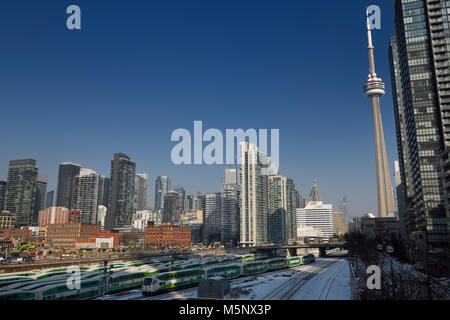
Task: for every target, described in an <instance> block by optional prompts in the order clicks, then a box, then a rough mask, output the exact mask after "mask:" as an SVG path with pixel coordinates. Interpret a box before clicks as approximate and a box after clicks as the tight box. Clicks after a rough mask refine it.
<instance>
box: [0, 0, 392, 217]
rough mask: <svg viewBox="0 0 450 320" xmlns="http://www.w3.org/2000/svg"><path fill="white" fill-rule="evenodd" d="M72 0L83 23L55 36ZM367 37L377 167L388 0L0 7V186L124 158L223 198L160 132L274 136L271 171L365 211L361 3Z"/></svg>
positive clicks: (387, 115) (388, 113)
mask: <svg viewBox="0 0 450 320" xmlns="http://www.w3.org/2000/svg"><path fill="white" fill-rule="evenodd" d="M71 4H77V5H79V6H80V8H81V12H82V21H81V25H82V29H81V30H78V31H70V30H68V29H67V28H66V18H67V16H68V15H67V14H66V8H67V7H68V6H69V5H71ZM371 4H377V5H379V6H380V7H381V16H382V19H381V26H382V29H381V30H376V31H375V32H374V35H373V37H374V44H375V59H376V68H377V74H378V75H379V76H380V77H381V78H383V80H384V82H385V83H386V88H387V90H386V96H385V97H384V98H382V100H381V104H382V117H383V126H384V131H385V137H386V147H387V152H388V160H389V162H390V166H391V174H392V173H393V161H394V160H397V151H396V150H397V149H396V148H397V147H396V142H395V125H394V113H393V106H392V95H391V87H390V86H391V85H390V72H389V62H388V45H389V37H390V36H392V35H394V33H395V31H394V22H393V1H375V0H374V1H371V2H366V1H337V0H329V1H294V0H292V1H287V0H277V1H275V0H270V1H269V0H262V1H257V2H255V1H250V0H227V1H225V0H190V1H182V0H164V1H162V0H152V1H138V0H130V1H126V2H125V1H111V0H110V1H106V0H96V1H91V0H90V1H84V0H71V1H63V0H55V1H52V0H45V1H22V0H20V1H19V0H0V39H1V49H0V70H1V71H0V111H1V113H0V114H1V116H0V119H1V124H2V125H1V128H2V129H1V139H0V179H3V180H6V178H7V169H8V161H9V160H11V159H23V158H34V159H36V160H37V165H38V167H39V173H41V174H45V175H48V176H49V190H52V189H55V188H56V177H57V170H58V164H59V163H60V162H62V161H75V162H78V163H80V164H82V165H83V166H84V167H87V168H91V169H94V170H96V171H97V172H99V173H101V174H104V175H108V176H109V170H110V160H111V159H112V156H113V153H115V152H123V153H126V154H127V155H129V156H130V157H131V158H132V160H134V161H136V163H137V171H138V172H147V173H148V174H149V176H150V183H149V197H150V204H151V205H153V193H154V180H155V178H156V176H158V175H168V176H169V177H170V178H171V180H172V181H173V184H174V185H182V186H184V187H185V188H186V190H187V192H188V193H194V192H196V191H197V190H200V191H202V192H205V193H206V192H217V191H220V184H221V183H222V181H223V170H224V168H225V167H224V166H219V165H215V166H206V165H202V166H194V165H192V166H186V165H181V166H175V165H174V164H172V162H171V159H170V152H171V149H172V147H173V146H174V145H175V143H173V142H171V141H170V136H171V133H172V131H173V130H175V129H177V128H186V129H188V130H190V131H192V130H193V121H194V120H202V121H203V127H204V129H207V128H217V129H220V130H222V131H223V132H225V129H234V128H243V129H248V128H256V129H259V128H267V129H271V128H277V129H280V171H279V173H280V174H282V175H286V176H288V177H290V178H292V179H294V181H295V183H296V185H297V188H298V189H299V191H300V192H301V193H302V194H307V195H309V192H310V190H311V186H312V180H313V179H314V178H315V179H317V180H318V184H319V187H320V190H321V193H322V196H323V198H324V201H325V202H327V203H332V204H334V205H335V206H337V205H338V204H339V202H340V200H341V199H342V197H343V196H344V195H345V196H347V199H348V208H349V213H350V215H352V216H360V215H362V214H364V213H367V212H375V213H376V212H377V195H376V179H375V156H374V141H373V127H372V114H371V106H370V102H369V100H367V99H366V98H365V97H364V94H363V91H362V86H363V84H364V82H365V80H366V79H367V74H368V59H367V49H366V48H367V39H366V34H365V30H364V28H365V16H364V15H365V7H366V6H367V5H371Z"/></svg>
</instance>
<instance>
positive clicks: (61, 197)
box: [56, 161, 81, 209]
mask: <svg viewBox="0 0 450 320" xmlns="http://www.w3.org/2000/svg"><path fill="white" fill-rule="evenodd" d="M80 170H81V165H79V164H78V163H75V162H70V161H68V162H62V163H61V164H60V165H59V170H58V186H57V188H56V206H57V207H65V208H68V209H72V205H71V200H72V189H71V188H72V178H73V177H75V176H76V175H78V174H79V173H80Z"/></svg>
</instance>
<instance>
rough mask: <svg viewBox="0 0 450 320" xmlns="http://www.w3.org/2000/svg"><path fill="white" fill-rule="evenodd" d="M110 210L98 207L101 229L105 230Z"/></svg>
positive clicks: (98, 220)
mask: <svg viewBox="0 0 450 320" xmlns="http://www.w3.org/2000/svg"><path fill="white" fill-rule="evenodd" d="M107 211H108V209H107V208H106V207H105V206H98V208H97V223H100V229H101V230H104V228H105V218H106V213H107Z"/></svg>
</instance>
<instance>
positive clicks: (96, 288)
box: [34, 277, 103, 300]
mask: <svg viewBox="0 0 450 320" xmlns="http://www.w3.org/2000/svg"><path fill="white" fill-rule="evenodd" d="M102 288H103V281H102V279H101V277H98V278H96V279H91V280H88V281H81V283H80V289H69V288H68V286H67V283H58V284H50V285H47V286H44V287H41V288H39V289H38V290H35V291H34V293H35V299H36V300H85V299H91V298H95V297H98V296H99V295H101V294H102Z"/></svg>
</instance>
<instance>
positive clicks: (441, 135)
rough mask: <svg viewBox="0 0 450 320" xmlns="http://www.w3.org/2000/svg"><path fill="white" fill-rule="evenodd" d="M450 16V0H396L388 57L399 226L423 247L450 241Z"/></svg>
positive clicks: (416, 243)
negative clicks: (449, 154)
mask: <svg viewBox="0 0 450 320" xmlns="http://www.w3.org/2000/svg"><path fill="white" fill-rule="evenodd" d="M449 17H450V11H449V3H448V1H447V2H446V1H437V0H435V1H429V0H427V1H426V0H417V1H410V0H395V26H396V38H395V39H391V46H390V52H391V54H390V58H391V59H390V60H391V76H392V77H393V78H392V81H391V82H392V83H393V90H395V91H394V94H393V97H394V110H395V113H396V120H397V118H398V119H399V120H398V121H396V127H397V142H398V144H399V145H398V150H399V162H400V163H399V164H400V174H401V179H402V182H401V184H402V188H403V190H402V191H403V195H402V197H401V198H400V197H399V198H398V199H399V200H401V201H404V202H405V203H404V204H402V206H404V208H405V209H404V212H403V213H402V212H400V211H399V218H400V220H401V223H400V229H401V228H402V224H404V227H405V229H406V233H407V237H408V239H409V240H411V241H413V242H414V243H415V246H416V247H418V246H420V247H422V248H425V247H427V246H428V245H434V246H435V245H438V244H443V243H447V242H448V228H449V223H448V220H447V219H448V218H447V217H446V210H445V204H446V199H445V194H446V190H445V189H444V185H445V187H446V183H444V182H445V181H442V180H443V179H442V178H441V177H444V180H445V177H446V176H447V174H446V172H444V173H443V174H442V172H441V170H442V169H441V155H442V154H444V155H445V153H446V152H445V151H446V150H447V149H448V148H449V146H450V65H449V64H448V61H449V52H450V45H449V43H450V40H449V39H450V36H449V23H448V21H449ZM443 162H444V165H445V161H443ZM408 164H409V167H408ZM449 173H450V172H449ZM446 188H447V187H446ZM447 194H448V193H447ZM447 214H448V213H447ZM402 220H403V221H402Z"/></svg>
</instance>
